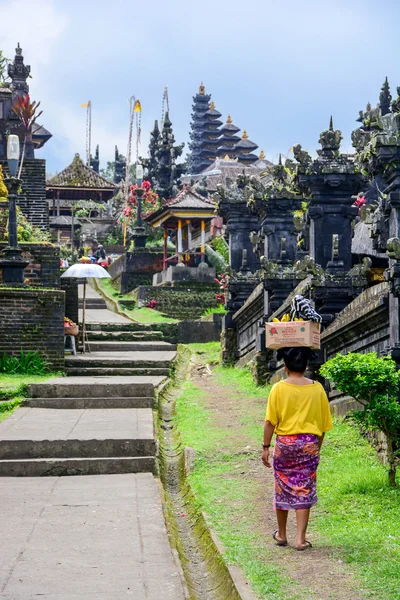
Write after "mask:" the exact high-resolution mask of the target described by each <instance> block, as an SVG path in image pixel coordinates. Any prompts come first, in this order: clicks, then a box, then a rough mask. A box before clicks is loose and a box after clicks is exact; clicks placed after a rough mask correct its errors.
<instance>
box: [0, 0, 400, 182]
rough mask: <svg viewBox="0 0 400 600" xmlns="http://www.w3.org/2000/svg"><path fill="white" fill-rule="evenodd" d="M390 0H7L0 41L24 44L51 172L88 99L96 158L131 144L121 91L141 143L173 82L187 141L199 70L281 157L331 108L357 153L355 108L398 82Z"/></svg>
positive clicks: (226, 107)
mask: <svg viewBox="0 0 400 600" xmlns="http://www.w3.org/2000/svg"><path fill="white" fill-rule="evenodd" d="M399 17H400V3H399V2H398V1H396V0H380V1H379V2H378V1H377V0H363V1H361V0H352V1H351V2H349V1H348V0H325V2H321V0H318V1H317V0H303V2H299V1H298V0H296V1H295V0H285V2H280V1H278V0H248V1H247V2H246V1H244V0H196V1H195V2H194V1H193V0H169V1H166V0H147V1H143V0H141V1H139V0H113V1H112V2H110V0H86V1H85V0H68V1H67V0H18V1H17V0H0V49H2V50H3V51H4V52H5V54H6V55H7V56H10V57H13V55H14V48H15V46H16V43H17V42H20V44H21V46H22V48H23V53H24V56H25V62H26V64H30V65H31V73H32V77H33V78H32V79H31V80H30V86H31V97H32V99H34V100H40V101H41V107H42V108H43V111H44V112H43V116H42V117H41V121H42V123H43V124H44V125H45V126H46V127H47V128H48V129H49V130H50V131H51V132H52V133H53V138H52V139H51V140H50V141H49V142H48V143H47V145H46V146H45V148H43V150H41V151H39V152H38V156H40V157H44V158H46V159H47V165H48V166H47V168H48V171H49V172H51V173H54V172H56V171H59V170H61V169H63V168H64V167H65V166H66V165H67V164H69V162H70V161H71V160H72V158H73V155H74V154H75V153H76V152H79V153H80V154H81V155H82V156H84V154H85V110H84V109H83V108H81V104H82V103H84V102H86V101H87V100H89V99H90V100H91V101H92V105H93V116H92V121H93V127H92V140H93V145H96V144H100V158H101V166H105V163H106V161H107V160H113V154H114V146H115V144H117V145H118V146H119V148H120V150H121V151H122V152H123V153H125V151H126V145H127V137H128V120H129V107H128V103H127V98H128V97H130V96H132V95H135V96H136V97H138V98H139V99H140V100H141V103H142V107H143V116H142V119H143V121H142V127H143V135H142V146H141V150H140V152H141V154H145V153H146V151H147V144H148V135H149V131H150V130H151V128H152V124H153V123H154V119H156V118H160V116H161V101H162V93H163V89H164V86H165V84H167V85H168V88H169V99H170V113H171V114H170V116H171V119H172V122H173V127H174V132H175V137H176V139H177V141H179V142H181V141H184V142H187V141H188V133H189V123H190V113H191V104H192V96H193V95H194V94H195V93H196V91H197V89H198V86H199V83H200V81H201V80H203V81H204V83H205V86H206V89H207V92H209V93H211V94H212V99H213V100H214V101H215V103H216V107H217V108H218V109H219V110H220V112H221V113H222V114H223V117H226V115H227V114H228V113H231V115H232V117H233V120H234V123H235V124H236V125H238V127H241V128H242V129H247V131H248V133H249V137H250V139H252V140H253V141H254V142H256V143H258V144H259V146H260V149H261V148H263V149H264V150H265V153H266V155H267V158H269V159H270V160H273V161H275V160H276V159H277V155H278V153H279V152H282V153H283V154H284V155H286V154H287V153H288V151H289V149H290V148H291V147H292V146H293V144H295V143H301V144H302V145H303V147H305V148H307V149H308V150H310V151H314V150H315V148H316V147H317V141H318V137H319V133H320V131H321V130H322V129H325V128H326V127H327V125H328V122H329V116H330V115H331V114H332V115H333V118H334V124H335V126H336V127H338V128H339V129H341V130H342V131H343V134H344V142H343V150H345V151H350V133H351V131H352V129H354V127H355V126H356V122H355V119H356V117H357V115H358V111H359V110H360V109H361V108H364V107H365V104H366V103H367V102H368V101H370V102H371V103H372V104H373V105H374V104H376V102H377V101H378V97H379V90H380V87H381V85H382V82H383V80H384V78H385V76H386V75H387V76H388V77H389V82H390V83H391V88H392V93H393V94H395V89H396V86H397V85H400V66H399V61H398V57H399V54H400V52H399V50H400V48H399V46H400V41H399V36H398V23H399Z"/></svg>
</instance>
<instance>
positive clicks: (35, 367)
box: [0, 350, 49, 375]
mask: <svg viewBox="0 0 400 600" xmlns="http://www.w3.org/2000/svg"><path fill="white" fill-rule="evenodd" d="M48 370H49V363H48V362H47V361H46V360H44V359H43V358H42V357H41V356H40V354H39V352H36V351H35V352H27V353H26V354H25V353H24V352H23V351H22V350H21V353H20V355H19V356H9V355H8V354H3V356H2V357H0V373H7V374H8V375H16V374H20V375H25V374H26V375H42V374H43V373H46V372H47V371H48Z"/></svg>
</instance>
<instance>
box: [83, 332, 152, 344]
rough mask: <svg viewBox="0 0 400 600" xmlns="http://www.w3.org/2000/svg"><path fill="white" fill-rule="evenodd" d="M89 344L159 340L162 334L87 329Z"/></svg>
mask: <svg viewBox="0 0 400 600" xmlns="http://www.w3.org/2000/svg"><path fill="white" fill-rule="evenodd" d="M87 337H88V340H89V342H90V345H92V343H93V342H94V341H95V342H100V341H106V342H118V341H122V342H130V341H132V342H141V341H142V342H145V341H153V340H154V341H160V340H162V339H163V335H162V333H161V332H160V331H88V332H87Z"/></svg>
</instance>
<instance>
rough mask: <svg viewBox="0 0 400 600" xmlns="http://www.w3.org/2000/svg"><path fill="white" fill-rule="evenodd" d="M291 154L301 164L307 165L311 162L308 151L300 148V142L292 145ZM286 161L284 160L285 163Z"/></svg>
mask: <svg viewBox="0 0 400 600" xmlns="http://www.w3.org/2000/svg"><path fill="white" fill-rule="evenodd" d="M293 155H294V157H295V159H296V160H297V162H298V163H299V164H301V165H303V166H307V165H310V164H311V163H312V158H311V156H310V155H309V154H308V152H306V151H305V150H303V149H302V147H301V144H296V145H295V146H293ZM287 162H288V161H286V163H287ZM293 164H294V163H293Z"/></svg>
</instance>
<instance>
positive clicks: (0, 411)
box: [0, 373, 62, 421]
mask: <svg viewBox="0 0 400 600" xmlns="http://www.w3.org/2000/svg"><path fill="white" fill-rule="evenodd" d="M60 375H62V373H46V374H45V375H5V374H4V373H0V421H3V420H4V419H5V418H6V417H8V416H9V415H10V414H11V413H12V412H14V410H15V409H16V408H17V407H18V406H19V405H20V403H21V401H22V400H23V399H24V398H25V396H27V394H28V385H29V384H30V383H41V382H42V381H46V380H47V379H51V378H52V377H58V376H60Z"/></svg>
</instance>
